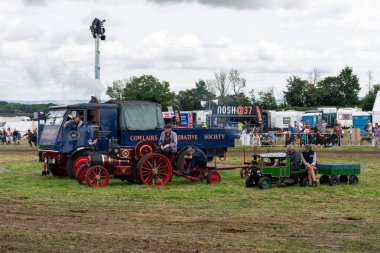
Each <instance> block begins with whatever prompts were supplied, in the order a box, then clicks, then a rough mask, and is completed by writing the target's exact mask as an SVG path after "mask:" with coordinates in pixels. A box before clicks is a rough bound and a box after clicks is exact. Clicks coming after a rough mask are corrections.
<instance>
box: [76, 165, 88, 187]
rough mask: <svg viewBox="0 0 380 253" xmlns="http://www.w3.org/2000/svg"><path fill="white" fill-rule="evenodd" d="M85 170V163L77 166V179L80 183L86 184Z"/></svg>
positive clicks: (86, 167) (86, 168)
mask: <svg viewBox="0 0 380 253" xmlns="http://www.w3.org/2000/svg"><path fill="white" fill-rule="evenodd" d="M87 170H88V166H87V164H82V165H81V166H80V167H79V170H78V172H77V181H78V183H79V184H81V185H87V181H86V174H87Z"/></svg>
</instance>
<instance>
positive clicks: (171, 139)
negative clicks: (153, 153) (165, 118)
mask: <svg viewBox="0 0 380 253" xmlns="http://www.w3.org/2000/svg"><path fill="white" fill-rule="evenodd" d="M177 143H178V141H177V134H176V133H175V132H174V131H172V125H171V124H166V125H165V127H164V131H163V132H162V133H161V135H160V139H159V140H158V146H159V149H158V150H159V152H160V153H161V154H164V155H165V156H170V155H171V154H173V153H175V152H177Z"/></svg>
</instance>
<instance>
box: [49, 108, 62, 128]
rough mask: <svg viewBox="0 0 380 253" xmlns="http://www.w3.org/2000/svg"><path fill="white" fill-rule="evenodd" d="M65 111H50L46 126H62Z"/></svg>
mask: <svg viewBox="0 0 380 253" xmlns="http://www.w3.org/2000/svg"><path fill="white" fill-rule="evenodd" d="M65 112H66V111H65V110H54V111H49V112H48V114H47V117H46V125H56V126H57V125H61V124H62V121H63V115H64V114H65Z"/></svg>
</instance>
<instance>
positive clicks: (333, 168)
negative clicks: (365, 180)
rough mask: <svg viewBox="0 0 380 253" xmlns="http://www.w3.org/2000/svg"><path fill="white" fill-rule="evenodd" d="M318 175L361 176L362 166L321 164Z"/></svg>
mask: <svg viewBox="0 0 380 253" xmlns="http://www.w3.org/2000/svg"><path fill="white" fill-rule="evenodd" d="M318 174H321V175H330V176H336V175H358V174H360V164H349V163H341V164H319V166H318Z"/></svg>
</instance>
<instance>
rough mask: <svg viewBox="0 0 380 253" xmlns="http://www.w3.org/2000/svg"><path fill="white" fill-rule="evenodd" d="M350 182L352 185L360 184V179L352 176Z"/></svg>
mask: <svg viewBox="0 0 380 253" xmlns="http://www.w3.org/2000/svg"><path fill="white" fill-rule="evenodd" d="M348 182H349V183H350V184H358V183H359V178H358V176H356V175H351V176H350V179H349V180H348Z"/></svg>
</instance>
